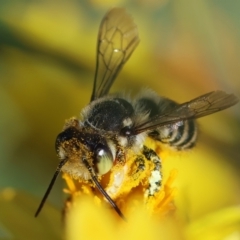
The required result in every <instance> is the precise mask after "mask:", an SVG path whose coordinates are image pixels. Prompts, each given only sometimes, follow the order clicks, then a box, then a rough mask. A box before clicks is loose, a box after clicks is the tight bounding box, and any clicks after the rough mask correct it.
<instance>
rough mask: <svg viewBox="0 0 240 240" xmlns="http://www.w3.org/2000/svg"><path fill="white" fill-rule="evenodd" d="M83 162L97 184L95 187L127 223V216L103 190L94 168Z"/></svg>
mask: <svg viewBox="0 0 240 240" xmlns="http://www.w3.org/2000/svg"><path fill="white" fill-rule="evenodd" d="M83 162H84V164H85V166H86V167H87V169H88V171H89V172H90V174H91V177H92V180H93V182H94V183H95V185H96V186H97V188H98V190H99V192H100V193H101V194H102V195H103V196H104V197H105V198H106V199H107V200H108V202H109V203H110V204H111V205H112V207H113V208H114V210H115V211H116V212H117V214H118V215H119V216H120V217H121V218H122V219H123V220H124V221H127V219H126V218H125V216H124V215H123V213H122V212H121V210H120V209H119V208H118V206H117V204H116V203H115V202H114V201H113V200H112V199H111V197H110V196H109V195H108V194H107V192H106V191H105V190H104V189H103V187H102V186H101V184H100V183H99V181H98V179H97V177H96V175H95V174H94V172H93V169H92V167H91V166H90V165H89V163H88V162H87V160H86V159H83Z"/></svg>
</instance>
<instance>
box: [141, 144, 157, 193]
mask: <svg viewBox="0 0 240 240" xmlns="http://www.w3.org/2000/svg"><path fill="white" fill-rule="evenodd" d="M143 155H144V156H145V157H146V159H147V160H149V161H151V162H152V163H153V164H154V168H153V170H152V171H151V175H150V177H149V179H148V182H149V186H148V188H147V190H146V191H145V194H144V196H145V197H146V198H149V197H150V196H153V195H154V194H155V193H156V192H158V191H159V190H160V188H161V185H162V173H161V167H162V165H161V159H160V158H159V156H158V155H157V154H156V152H154V151H153V150H152V149H150V148H148V147H146V146H144V147H143Z"/></svg>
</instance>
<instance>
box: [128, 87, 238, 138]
mask: <svg viewBox="0 0 240 240" xmlns="http://www.w3.org/2000/svg"><path fill="white" fill-rule="evenodd" d="M238 101H239V99H238V98H237V97H236V96H235V95H233V94H227V93H225V92H222V91H215V92H210V93H207V94H204V95H202V96H200V97H197V98H195V99H193V100H191V101H189V102H186V103H183V104H179V105H178V106H176V107H174V108H173V109H172V110H171V111H169V112H168V113H166V114H162V115H160V114H159V115H156V116H154V117H153V118H152V119H150V120H148V121H146V122H144V123H141V124H140V125H138V126H136V127H135V128H134V131H133V132H134V134H139V133H141V132H144V131H147V130H151V129H155V128H157V127H161V126H166V125H171V124H175V123H177V122H181V121H184V120H187V119H194V118H200V117H204V116H206V115H209V114H212V113H215V112H218V111H221V110H224V109H226V108H229V107H231V106H233V105H235V104H236V103H237V102H238Z"/></svg>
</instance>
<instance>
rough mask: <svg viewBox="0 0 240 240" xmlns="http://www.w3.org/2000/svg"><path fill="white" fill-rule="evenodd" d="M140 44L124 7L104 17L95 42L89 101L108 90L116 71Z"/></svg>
mask: <svg viewBox="0 0 240 240" xmlns="http://www.w3.org/2000/svg"><path fill="white" fill-rule="evenodd" d="M138 43H139V38H138V31H137V26H136V25H135V23H134V22H133V19H132V17H131V16H130V15H128V14H127V13H126V12H125V9H123V8H113V9H112V10H110V11H109V12H108V13H107V14H106V15H105V16H104V18H103V20H102V22H101V24H100V28H99V33H98V42H97V63H96V72H95V79H94V86H93V92H92V96H91V101H93V100H94V99H97V98H99V97H102V96H104V95H105V94H107V93H108V91H109V89H110V87H111V85H112V84H113V82H114V80H115V78H116V76H117V74H118V73H119V71H120V70H121V69H122V67H123V65H124V63H125V62H126V61H127V60H128V58H129V57H130V56H131V54H132V53H133V51H134V49H135V48H136V47H137V45H138Z"/></svg>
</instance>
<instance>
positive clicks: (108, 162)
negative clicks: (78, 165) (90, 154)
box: [96, 147, 113, 175]
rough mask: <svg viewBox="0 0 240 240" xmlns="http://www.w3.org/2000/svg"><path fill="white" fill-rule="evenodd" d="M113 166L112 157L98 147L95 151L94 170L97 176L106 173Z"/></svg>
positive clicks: (102, 148) (106, 150)
mask: <svg viewBox="0 0 240 240" xmlns="http://www.w3.org/2000/svg"><path fill="white" fill-rule="evenodd" d="M112 166H113V157H112V154H111V152H110V151H109V150H108V149H107V148H106V147H99V148H97V150H96V170H97V172H98V174H99V175H103V174H105V173H107V172H108V171H109V170H110V169H111V168H112Z"/></svg>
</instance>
